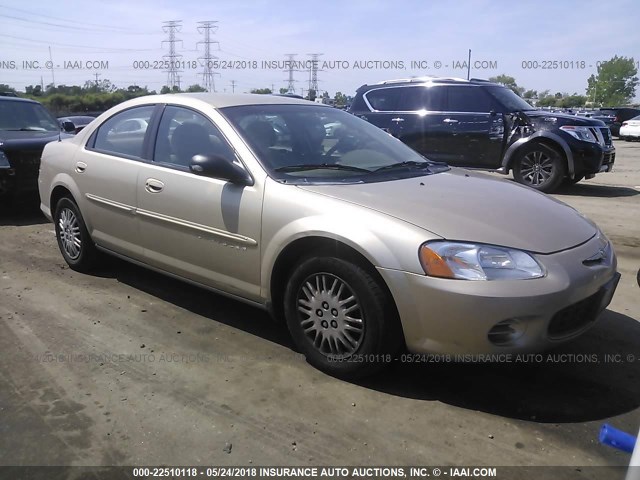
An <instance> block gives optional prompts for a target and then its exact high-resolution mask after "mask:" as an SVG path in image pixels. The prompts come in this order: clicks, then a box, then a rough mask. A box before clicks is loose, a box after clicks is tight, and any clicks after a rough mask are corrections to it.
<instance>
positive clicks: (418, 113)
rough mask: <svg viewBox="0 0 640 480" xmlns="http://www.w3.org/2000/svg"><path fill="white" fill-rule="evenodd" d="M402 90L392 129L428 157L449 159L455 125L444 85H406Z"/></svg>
mask: <svg viewBox="0 0 640 480" xmlns="http://www.w3.org/2000/svg"><path fill="white" fill-rule="evenodd" d="M401 91H402V95H401V97H400V102H399V104H398V112H396V114H394V116H393V118H392V122H393V123H394V129H393V130H392V133H393V134H394V135H395V136H397V137H398V138H399V139H400V140H402V141H403V142H404V143H406V144H407V145H409V146H410V147H411V148H413V149H414V150H416V151H417V152H418V153H420V154H422V155H424V156H425V157H427V158H429V159H431V160H437V161H445V162H446V161H448V159H449V143H450V140H451V125H450V124H449V123H448V122H449V121H448V120H447V113H446V112H445V90H444V88H443V86H441V85H430V86H425V85H415V86H406V87H403V88H402V89H401Z"/></svg>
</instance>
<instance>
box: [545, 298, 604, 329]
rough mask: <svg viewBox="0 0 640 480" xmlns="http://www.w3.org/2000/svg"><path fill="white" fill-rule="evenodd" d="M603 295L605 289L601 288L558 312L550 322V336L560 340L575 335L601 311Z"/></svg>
mask: <svg viewBox="0 0 640 480" xmlns="http://www.w3.org/2000/svg"><path fill="white" fill-rule="evenodd" d="M603 295H604V291H603V290H601V291H599V292H597V293H594V294H593V295H591V296H590V297H587V298H585V299H584V300H581V301H579V302H577V303H574V304H573V305H570V306H568V307H566V308H563V309H562V310H560V311H559V312H558V313H556V314H555V315H554V316H553V318H552V319H551V322H549V327H548V329H547V333H548V335H549V338H550V339H552V340H559V339H562V338H566V337H570V336H573V335H575V334H577V333H579V332H580V331H581V330H583V329H584V328H585V327H586V326H587V325H588V324H590V323H591V322H593V321H595V319H596V317H597V316H598V313H600V312H599V307H600V303H601V301H602V296H603Z"/></svg>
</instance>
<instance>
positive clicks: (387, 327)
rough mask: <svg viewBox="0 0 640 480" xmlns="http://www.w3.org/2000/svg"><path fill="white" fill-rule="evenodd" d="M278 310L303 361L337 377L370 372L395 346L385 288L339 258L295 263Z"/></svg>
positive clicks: (390, 355)
mask: <svg viewBox="0 0 640 480" xmlns="http://www.w3.org/2000/svg"><path fill="white" fill-rule="evenodd" d="M284 312H285V317H286V320H287V325H288V327H289V331H290V332H291V337H292V339H293V341H294V343H295V345H296V347H297V348H298V349H299V350H300V351H301V352H302V353H303V354H304V355H305V357H306V359H307V361H308V362H309V363H310V364H311V365H313V366H315V367H316V368H318V369H319V370H322V371H324V372H327V373H329V374H331V375H335V376H337V377H342V378H359V377H363V376H365V375H370V374H372V373H374V372H376V371H378V370H379V369H380V368H382V367H383V366H384V365H385V364H388V363H389V362H390V361H391V360H392V358H393V354H395V353H396V352H397V351H398V348H399V346H400V338H401V330H400V331H399V320H398V319H397V314H396V313H395V308H393V306H392V302H391V300H390V298H389V294H388V293H387V291H386V289H384V288H383V287H382V286H381V285H380V283H379V281H378V280H376V279H375V278H373V276H372V275H371V274H370V273H369V272H367V271H366V270H365V269H363V268H361V267H360V266H358V265H356V264H354V263H351V262H348V261H346V260H343V259H340V258H335V257H311V258H307V259H306V260H303V261H302V262H301V263H300V264H298V266H297V267H296V268H295V269H294V271H293V273H292V275H291V277H290V279H289V281H288V283H287V288H286V292H285V298H284ZM399 332H400V334H399Z"/></svg>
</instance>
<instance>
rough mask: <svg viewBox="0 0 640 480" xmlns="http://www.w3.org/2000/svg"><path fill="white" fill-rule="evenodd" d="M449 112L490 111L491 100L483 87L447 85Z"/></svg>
mask: <svg viewBox="0 0 640 480" xmlns="http://www.w3.org/2000/svg"><path fill="white" fill-rule="evenodd" d="M447 90H448V91H449V92H448V93H449V96H448V99H449V105H448V107H447V111H449V112H487V113H488V112H490V111H491V109H492V107H491V101H490V99H489V97H488V96H487V94H486V93H485V92H484V91H483V89H482V88H478V87H447Z"/></svg>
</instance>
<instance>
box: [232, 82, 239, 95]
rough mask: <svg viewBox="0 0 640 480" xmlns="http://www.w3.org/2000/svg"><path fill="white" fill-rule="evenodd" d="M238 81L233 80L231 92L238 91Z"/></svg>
mask: <svg viewBox="0 0 640 480" xmlns="http://www.w3.org/2000/svg"><path fill="white" fill-rule="evenodd" d="M237 83H238V82H236V81H235V80H231V93H236V84H237Z"/></svg>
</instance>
